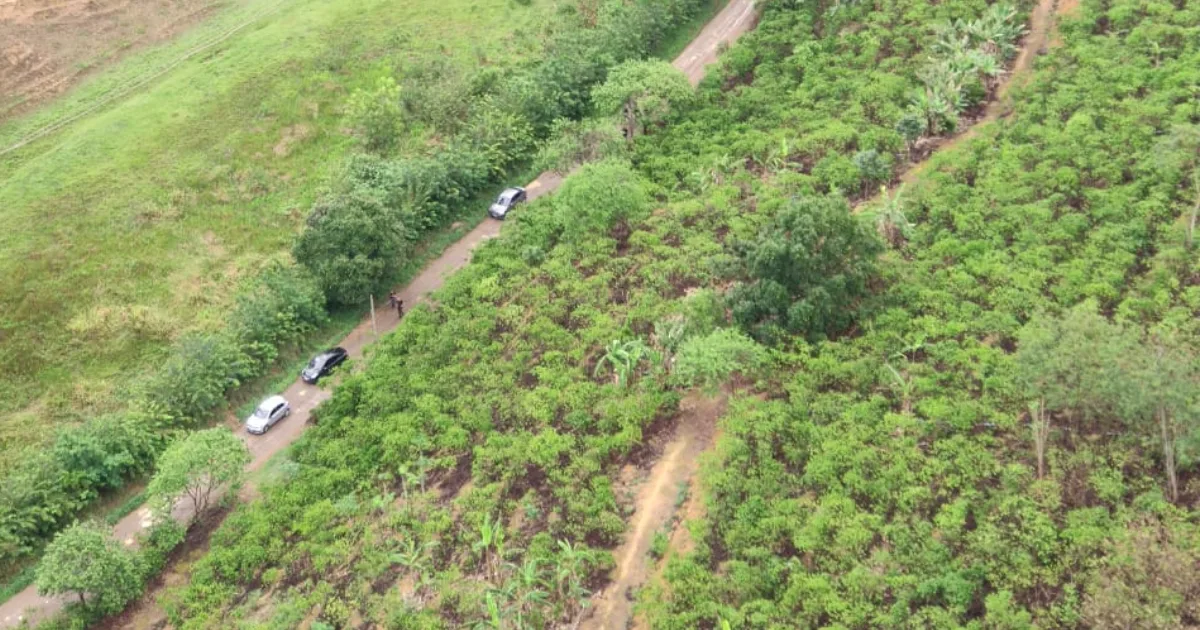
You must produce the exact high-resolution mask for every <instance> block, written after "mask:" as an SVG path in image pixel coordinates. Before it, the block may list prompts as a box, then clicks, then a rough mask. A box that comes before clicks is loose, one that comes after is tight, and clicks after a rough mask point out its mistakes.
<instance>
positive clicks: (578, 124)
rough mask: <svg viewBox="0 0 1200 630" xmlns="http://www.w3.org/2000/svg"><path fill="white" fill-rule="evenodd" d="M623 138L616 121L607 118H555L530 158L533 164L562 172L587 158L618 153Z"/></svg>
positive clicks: (620, 153) (601, 158) (598, 159)
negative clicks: (532, 157) (578, 119)
mask: <svg viewBox="0 0 1200 630" xmlns="http://www.w3.org/2000/svg"><path fill="white" fill-rule="evenodd" d="M624 151H625V142H624V141H623V139H622V138H621V131H620V129H619V128H618V127H617V125H616V124H615V123H614V122H613V121H612V120H609V119H607V118H589V119H585V120H580V121H574V120H566V119H559V120H556V121H554V124H553V125H552V126H551V128H550V137H549V139H547V140H546V142H544V143H542V146H541V148H540V149H538V154H537V157H536V158H534V168H535V169H537V170H539V171H554V172H557V173H562V174H566V173H568V172H570V171H571V170H572V169H574V168H575V167H577V166H579V165H581V164H587V163H589V162H601V161H604V160H605V159H608V158H619V157H622V156H623V154H624Z"/></svg>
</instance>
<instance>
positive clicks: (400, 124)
mask: <svg viewBox="0 0 1200 630" xmlns="http://www.w3.org/2000/svg"><path fill="white" fill-rule="evenodd" d="M346 123H347V124H348V125H349V126H350V128H351V129H353V130H354V131H355V134H356V135H357V136H358V139H359V141H360V142H362V144H363V146H364V147H365V148H366V149H367V150H368V151H387V150H388V149H390V148H392V147H393V146H394V145H395V144H396V141H397V140H398V139H399V137H400V134H401V132H402V130H403V128H404V119H403V117H402V111H401V107H400V86H399V85H397V84H396V80H395V79H393V78H392V77H390V76H388V77H380V78H379V80H378V81H376V83H375V87H374V88H373V89H370V90H364V89H358V90H355V91H354V93H353V94H351V95H350V102H349V103H347V104H346Z"/></svg>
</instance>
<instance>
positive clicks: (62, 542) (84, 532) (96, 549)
mask: <svg viewBox="0 0 1200 630" xmlns="http://www.w3.org/2000/svg"><path fill="white" fill-rule="evenodd" d="M36 583H37V588H38V593H39V594H41V595H62V594H70V595H73V596H75V597H78V598H79V602H80V604H82V605H84V606H87V607H90V608H91V609H93V610H96V611H99V612H103V613H114V612H117V611H119V610H120V609H121V608H122V607H124V605H125V602H127V601H129V599H130V598H131V597H132V596H133V595H135V594H136V593H137V592H138V590H139V589H140V587H141V580H140V574H139V571H138V566H137V563H136V561H135V559H134V556H133V554H132V553H131V552H129V551H126V550H125V549H123V548H122V547H121V546H120V544H119V543H118V542H117V541H116V540H113V538H112V536H111V535H110V534H109V531H108V528H107V527H106V526H103V525H98V524H95V523H81V524H76V525H74V526H72V527H70V528H68V529H66V530H63V531H62V532H61V533H60V534H58V535H57V536H55V537H54V540H53V541H51V542H50V544H49V545H47V546H46V553H45V554H44V555H43V556H42V561H41V563H40V564H38V569H37V579H36Z"/></svg>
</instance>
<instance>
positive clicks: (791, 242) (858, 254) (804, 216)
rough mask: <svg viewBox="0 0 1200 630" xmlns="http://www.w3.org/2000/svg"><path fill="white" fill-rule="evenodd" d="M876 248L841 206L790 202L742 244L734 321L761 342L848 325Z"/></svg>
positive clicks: (826, 332) (868, 233)
mask: <svg viewBox="0 0 1200 630" xmlns="http://www.w3.org/2000/svg"><path fill="white" fill-rule="evenodd" d="M881 250H882V247H881V245H880V243H879V240H878V238H877V237H876V235H875V234H874V232H872V231H871V230H869V229H867V228H866V227H865V226H864V225H863V224H862V223H861V222H859V221H858V220H857V219H856V218H855V217H853V216H852V215H851V214H850V213H849V212H848V208H847V206H846V204H845V202H844V201H840V200H838V199H834V198H829V197H826V198H803V199H798V200H795V201H793V202H791V203H790V204H789V205H788V207H786V208H784V209H783V210H782V211H781V212H780V213H779V214H778V215H776V217H775V218H774V220H773V221H772V222H771V224H770V225H769V226H767V227H765V228H764V229H763V230H762V231H760V232H759V235H758V237H757V238H756V239H755V240H753V241H750V242H748V243H746V244H744V245H743V248H742V260H743V262H744V264H745V268H746V271H747V273H748V275H749V276H750V278H751V280H750V281H749V282H748V283H746V284H743V285H741V286H739V287H737V288H736V289H735V290H734V291H733V292H731V294H730V297H729V300H730V303H731V304H732V305H733V316H734V319H735V320H737V322H738V323H739V324H740V325H741V326H742V327H743V328H745V329H746V330H747V332H750V333H751V334H752V335H753V336H754V337H756V338H757V339H759V340H763V341H768V342H773V341H775V340H777V339H778V338H779V337H780V335H781V334H783V333H800V334H803V335H806V336H808V337H809V338H810V339H820V338H823V337H826V336H830V335H835V334H837V333H838V332H839V331H842V330H844V329H845V328H846V327H847V326H849V325H850V322H851V321H852V317H853V313H854V309H853V305H854V303H855V302H856V301H857V300H859V299H861V298H862V297H863V296H864V295H866V289H867V280H868V279H870V278H871V276H872V275H873V274H874V273H875V257H876V256H878V254H879V253H880V251H881Z"/></svg>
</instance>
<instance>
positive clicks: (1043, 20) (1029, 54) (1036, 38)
mask: <svg viewBox="0 0 1200 630" xmlns="http://www.w3.org/2000/svg"><path fill="white" fill-rule="evenodd" d="M1059 2H1061V3H1062V6H1066V5H1067V4H1069V3H1072V2H1074V0H1038V4H1037V6H1035V7H1034V8H1033V12H1032V13H1031V14H1030V16H1029V32H1028V33H1026V34H1025V38H1024V39H1023V40H1021V49H1020V51H1019V52H1018V53H1017V58H1016V60H1015V61H1014V62H1013V65H1012V68H1010V69H1009V72H1008V74H1007V75H1006V76H1005V78H1004V80H1003V81H1002V82H1001V83H1000V86H999V87H997V88H996V96H995V98H993V99H992V100H991V102H989V103H988V105H987V108H986V109H985V110H984V112H983V116H982V117H981V118H979V119H977V120H975V121H974V122H973V123H971V126H969V127H967V128H966V129H964V130H963V131H961V132H960V133H958V134H955V135H954V136H951V137H950V138H948V139H946V140H944V141H940V142H939V143H938V144H937V145H936V147H935V148H934V150H933V151H932V152H930V154H929V155H928V156H926V157H925V159H923V160H921V161H920V162H917V163H916V164H913V165H911V166H910V167H909V168H908V170H906V171H904V173H903V174H901V175H900V183H902V184H910V183H913V182H915V181H916V180H917V179H918V178H919V177H920V176H921V173H923V172H924V171H925V168H926V167H927V166H928V165H929V163H930V161H931V160H930V159H929V158H931V157H933V155H934V153H937V152H941V151H948V150H950V149H953V148H954V147H957V146H959V145H961V144H963V143H965V142H969V141H971V139H973V138H974V137H975V136H976V135H977V134H978V133H979V129H980V128H982V127H983V126H984V125H985V124H987V123H990V122H993V121H996V120H999V119H1001V118H1003V117H1005V116H1008V115H1009V114H1011V113H1012V100H1011V99H1010V98H1009V97H1008V93H1009V91H1010V90H1012V88H1013V87H1015V86H1017V85H1021V84H1023V83H1024V82H1025V80H1027V79H1028V78H1029V71H1030V70H1032V69H1033V62H1034V61H1035V60H1036V59H1037V58H1038V56H1040V55H1042V54H1044V53H1045V52H1046V50H1047V49H1048V48H1049V47H1050V44H1051V39H1052V36H1053V33H1054V21H1055V20H1054V17H1055V15H1056V12H1055V7H1056V5H1058V4H1059ZM1060 8H1061V7H1060ZM864 205H865V204H864ZM860 207H861V206H860Z"/></svg>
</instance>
